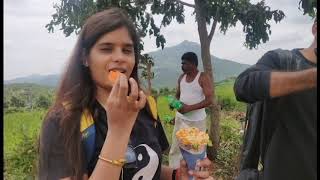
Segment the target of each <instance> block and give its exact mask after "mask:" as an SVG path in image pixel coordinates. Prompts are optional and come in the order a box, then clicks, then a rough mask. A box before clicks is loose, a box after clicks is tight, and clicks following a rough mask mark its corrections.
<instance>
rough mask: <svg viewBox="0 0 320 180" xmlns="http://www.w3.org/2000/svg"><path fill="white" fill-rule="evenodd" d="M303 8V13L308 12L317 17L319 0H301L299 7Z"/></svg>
mask: <svg viewBox="0 0 320 180" xmlns="http://www.w3.org/2000/svg"><path fill="white" fill-rule="evenodd" d="M301 8H302V9H303V15H305V14H308V15H309V16H311V17H313V18H314V17H316V14H317V0H300V2H299V9H300V10H301Z"/></svg>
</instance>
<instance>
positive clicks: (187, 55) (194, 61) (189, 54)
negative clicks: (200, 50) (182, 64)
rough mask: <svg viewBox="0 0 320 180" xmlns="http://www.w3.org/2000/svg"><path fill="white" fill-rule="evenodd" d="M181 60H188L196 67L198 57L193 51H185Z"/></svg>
mask: <svg viewBox="0 0 320 180" xmlns="http://www.w3.org/2000/svg"><path fill="white" fill-rule="evenodd" d="M181 60H185V61H189V62H191V63H192V64H194V65H196V67H198V57H197V55H196V53H194V52H186V53H184V54H183V55H182V57H181Z"/></svg>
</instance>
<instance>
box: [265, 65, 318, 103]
mask: <svg viewBox="0 0 320 180" xmlns="http://www.w3.org/2000/svg"><path fill="white" fill-rule="evenodd" d="M314 87H317V68H310V69H306V70H302V71H297V72H271V78H270V97H271V98H274V97H280V96H285V95H289V94H291V93H295V92H299V91H303V90H307V89H311V88H314Z"/></svg>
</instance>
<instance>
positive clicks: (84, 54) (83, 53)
mask: <svg viewBox="0 0 320 180" xmlns="http://www.w3.org/2000/svg"><path fill="white" fill-rule="evenodd" d="M82 59H83V60H82V64H83V65H84V66H85V67H89V63H88V56H87V55H86V53H85V51H84V50H83V51H82Z"/></svg>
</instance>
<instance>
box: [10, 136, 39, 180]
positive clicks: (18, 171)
mask: <svg viewBox="0 0 320 180" xmlns="http://www.w3.org/2000/svg"><path fill="white" fill-rule="evenodd" d="M21 133H22V140H21V141H20V143H19V144H18V145H17V146H15V148H14V149H13V151H12V152H10V154H8V155H7V156H6V158H5V168H4V178H5V179H7V180H16V179H36V176H37V169H38V150H37V147H38V138H37V135H36V133H35V134H33V135H31V136H30V135H28V134H27V133H25V131H23V130H22V131H21Z"/></svg>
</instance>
